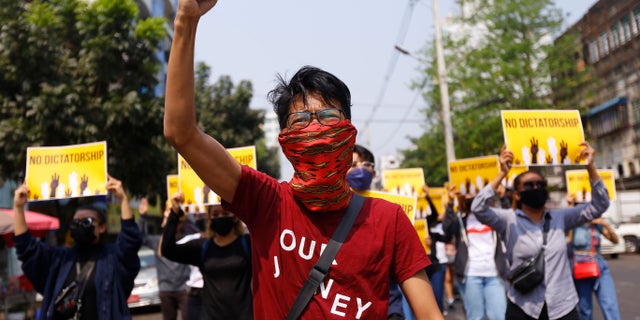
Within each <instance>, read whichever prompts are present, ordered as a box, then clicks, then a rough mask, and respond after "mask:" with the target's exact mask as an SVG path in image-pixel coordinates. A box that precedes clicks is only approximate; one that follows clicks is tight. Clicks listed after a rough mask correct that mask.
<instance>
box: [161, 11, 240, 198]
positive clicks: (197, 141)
mask: <svg viewBox="0 0 640 320" xmlns="http://www.w3.org/2000/svg"><path fill="white" fill-rule="evenodd" d="M216 2H217V0H180V1H179V2H178V10H177V13H176V18H175V21H174V22H175V23H174V33H173V41H172V44H171V56H170V57H169V64H168V69H167V85H166V96H165V113H164V135H165V137H166V138H167V140H168V141H169V143H171V145H172V146H173V147H174V148H175V149H176V150H177V151H178V152H179V153H180V154H181V155H182V156H183V157H184V159H185V160H186V161H187V162H188V163H189V165H190V166H191V167H192V168H193V170H194V171H195V172H196V173H197V174H198V176H200V178H202V181H204V183H205V184H206V185H207V186H209V187H210V188H211V189H212V190H213V191H214V192H215V193H216V194H218V195H219V196H220V197H222V199H224V200H226V201H229V202H231V201H233V196H234V194H235V191H236V188H237V186H238V182H239V180H240V172H241V171H240V164H239V163H238V162H237V161H235V159H233V157H232V156H231V155H230V154H229V153H228V152H227V151H226V149H225V148H224V147H223V146H222V145H221V144H220V143H219V142H218V141H216V140H215V139H214V138H212V137H210V136H209V135H207V134H206V133H204V132H203V131H202V130H200V128H198V125H197V121H196V112H195V89H194V74H193V73H194V71H193V70H194V46H195V37H196V28H197V25H198V21H199V20H200V18H201V17H202V15H204V14H205V13H207V11H209V10H210V9H211V8H213V6H215V5H216ZM231 121H233V119H231Z"/></svg>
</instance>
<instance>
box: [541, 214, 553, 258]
mask: <svg viewBox="0 0 640 320" xmlns="http://www.w3.org/2000/svg"><path fill="white" fill-rule="evenodd" d="M549 220H551V213H549V212H545V213H544V225H543V227H542V250H544V248H545V247H546V246H547V233H548V232H549Z"/></svg>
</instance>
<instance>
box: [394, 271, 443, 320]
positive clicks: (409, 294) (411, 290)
mask: <svg viewBox="0 0 640 320" xmlns="http://www.w3.org/2000/svg"><path fill="white" fill-rule="evenodd" d="M400 287H401V288H402V292H404V296H405V298H407V301H408V302H409V305H410V306H411V310H413V314H414V315H415V317H416V319H418V320H422V319H444V317H443V316H442V313H441V312H440V309H439V308H438V304H437V303H436V298H435V297H434V295H433V289H432V288H431V283H430V282H429V279H428V278H427V274H426V273H425V272H424V270H420V271H419V272H418V273H416V274H415V275H413V276H412V277H411V278H409V279H407V280H405V281H403V282H402V283H401V284H400Z"/></svg>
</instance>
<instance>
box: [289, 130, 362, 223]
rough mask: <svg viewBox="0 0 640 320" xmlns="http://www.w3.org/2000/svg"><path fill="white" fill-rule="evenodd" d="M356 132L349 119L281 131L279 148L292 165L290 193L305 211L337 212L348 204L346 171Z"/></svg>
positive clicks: (351, 154)
mask: <svg viewBox="0 0 640 320" xmlns="http://www.w3.org/2000/svg"><path fill="white" fill-rule="evenodd" d="M357 132H358V131H357V130H356V128H355V127H354V126H353V125H352V124H351V121H349V120H342V121H340V122H338V123H336V124H335V125H332V126H325V125H322V124H320V123H318V122H317V121H314V122H312V123H310V124H309V126H308V127H306V128H304V129H299V130H285V131H283V132H282V133H280V136H279V137H278V141H279V142H280V146H281V147H282V151H283V152H284V154H285V156H287V159H289V161H290V162H291V164H292V165H293V170H294V174H293V178H292V179H291V181H290V182H289V184H290V185H291V187H292V188H293V196H294V197H295V198H296V199H297V200H298V201H300V202H301V203H302V204H303V205H304V206H305V207H306V208H307V209H308V210H310V211H315V212H319V211H337V210H341V209H344V208H346V207H347V206H348V205H349V201H351V196H352V193H351V191H350V190H349V184H348V183H347V171H348V170H349V168H350V167H351V162H352V161H351V160H352V157H353V146H354V145H355V142H356V134H357Z"/></svg>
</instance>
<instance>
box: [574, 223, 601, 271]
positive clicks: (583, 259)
mask: <svg viewBox="0 0 640 320" xmlns="http://www.w3.org/2000/svg"><path fill="white" fill-rule="evenodd" d="M595 242H596V231H595V228H594V226H593V225H591V251H590V252H589V254H576V255H575V257H574V258H573V259H574V261H573V277H574V278H575V279H576V280H582V279H591V278H597V277H599V276H600V267H598V263H597V261H596V259H595V258H596V249H595Z"/></svg>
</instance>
